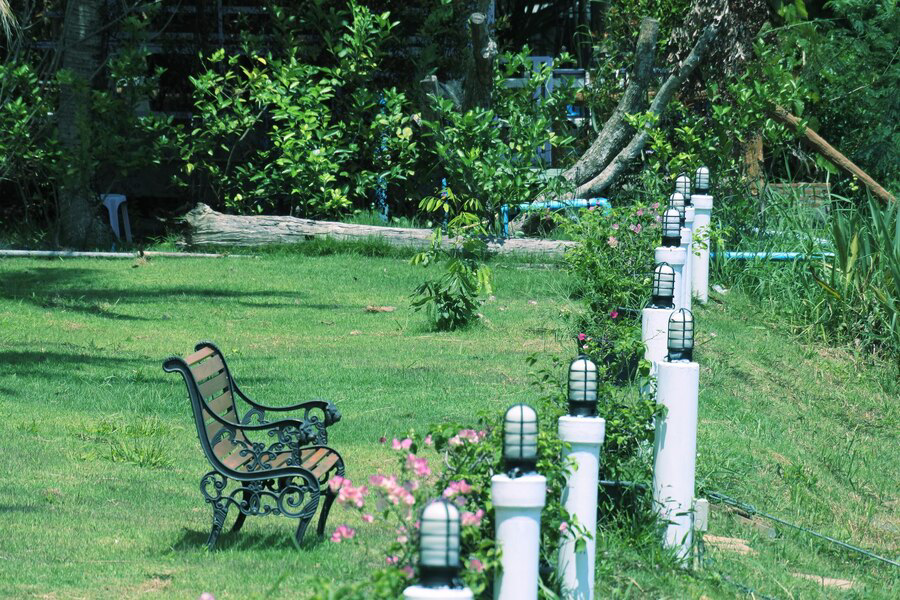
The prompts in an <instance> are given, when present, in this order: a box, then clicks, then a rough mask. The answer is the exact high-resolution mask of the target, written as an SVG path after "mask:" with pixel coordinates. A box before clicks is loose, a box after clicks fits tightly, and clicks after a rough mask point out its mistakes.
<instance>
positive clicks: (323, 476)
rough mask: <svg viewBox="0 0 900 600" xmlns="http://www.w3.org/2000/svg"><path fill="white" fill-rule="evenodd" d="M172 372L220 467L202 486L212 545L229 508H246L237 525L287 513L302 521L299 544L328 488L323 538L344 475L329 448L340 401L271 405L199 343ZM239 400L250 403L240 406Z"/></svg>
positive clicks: (170, 365) (169, 364) (166, 366)
mask: <svg viewBox="0 0 900 600" xmlns="http://www.w3.org/2000/svg"><path fill="white" fill-rule="evenodd" d="M163 370H165V371H166V372H167V373H173V372H177V373H181V375H182V376H183V377H184V382H185V383H186V384H187V389H188V396H189V397H190V401H191V408H192V410H193V413H194V422H195V424H196V425H197V436H198V437H199V438H200V445H201V446H202V447H203V451H204V453H205V454H206V458H207V459H208V460H209V463H210V464H211V465H212V467H213V470H212V471H210V472H208V473H207V474H206V475H204V476H203V477H202V479H201V480H200V491H201V492H202V493H203V497H204V498H205V499H206V502H208V503H209V504H211V505H212V508H213V525H212V532H211V533H210V534H209V539H208V540H207V546H208V547H209V549H210V550H212V549H213V548H215V545H216V540H217V539H218V537H219V534H220V533H221V531H222V527H223V525H224V524H225V517H226V516H227V513H228V508H229V506H232V505H233V506H235V507H236V508H237V509H238V510H239V511H240V513H239V514H238V517H237V520H236V521H235V523H234V527H233V528H232V531H239V530H240V529H241V527H242V526H243V524H244V519H245V518H246V517H247V515H268V514H274V515H284V516H286V517H291V518H295V519H299V520H300V522H299V524H298V525H297V531H296V533H295V534H294V539H295V540H296V542H297V544H298V545H299V543H300V541H301V540H302V539H303V534H304V533H305V532H306V528H307V526H308V525H309V522H310V521H311V520H312V518H313V516H314V515H315V513H316V510H317V508H318V505H319V500H320V497H321V496H322V494H323V493H324V496H325V498H324V502H323V504H322V512H321V513H320V515H319V523H318V528H317V532H318V534H319V536H322V535H323V534H324V531H325V521H326V520H327V519H328V513H329V511H330V510H331V505H332V503H333V502H334V499H335V496H336V494H335V493H334V492H332V491H331V489H330V488H329V486H328V485H327V483H328V480H329V479H330V478H331V477H332V476H334V475H340V476H343V475H344V461H343V460H342V459H341V456H340V454H338V453H337V452H336V451H335V450H334V449H332V448H329V447H328V433H327V431H326V428H327V427H329V426H330V425H332V424H334V423H336V422H338V421H339V420H340V419H341V414H340V412H339V411H338V410H337V407H335V406H334V404H331V403H330V402H326V401H324V400H313V401H310V402H303V403H301V404H296V405H293V406H285V407H274V406H265V405H262V404H259V403H258V402H254V401H253V400H251V399H250V398H248V397H247V396H246V395H245V394H244V393H243V392H241V390H240V388H239V387H238V386H237V384H235V382H234V379H233V378H232V376H231V372H230V371H229V369H228V365H227V364H226V363H225V358H224V357H223V356H222V352H221V351H220V350H219V349H218V348H217V347H216V345H215V344H213V343H211V342H200V343H199V344H197V346H196V348H195V352H194V353H193V354H191V355H190V356H187V357H186V358H181V357H177V356H176V357H171V358H168V359H166V361H165V362H164V363H163ZM238 399H239V400H240V401H241V402H242V404H246V406H247V407H248V408H247V409H246V410H245V411H244V412H243V414H241V413H240V412H239V411H238V407H239V405H238V404H236V402H235V400H238ZM285 411H298V412H300V411H302V413H300V415H301V416H299V417H298V418H285V419H277V420H271V421H269V420H267V414H268V413H272V412H285Z"/></svg>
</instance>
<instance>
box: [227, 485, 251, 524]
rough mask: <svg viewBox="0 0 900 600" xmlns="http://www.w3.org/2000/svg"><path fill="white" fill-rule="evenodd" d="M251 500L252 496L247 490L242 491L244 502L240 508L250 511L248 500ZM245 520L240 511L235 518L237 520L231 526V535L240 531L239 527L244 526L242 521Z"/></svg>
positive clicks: (245, 516) (242, 512)
mask: <svg viewBox="0 0 900 600" xmlns="http://www.w3.org/2000/svg"><path fill="white" fill-rule="evenodd" d="M252 498H253V494H252V493H251V492H250V491H249V490H244V502H243V504H242V506H241V507H242V508H246V509H247V510H250V500H251V499H252ZM246 518H247V515H246V514H244V511H243V510H242V511H240V512H239V513H238V516H237V520H235V522H234V525H232V526H231V531H232V533H237V532H238V531H240V530H241V527H243V526H244V520H245V519H246Z"/></svg>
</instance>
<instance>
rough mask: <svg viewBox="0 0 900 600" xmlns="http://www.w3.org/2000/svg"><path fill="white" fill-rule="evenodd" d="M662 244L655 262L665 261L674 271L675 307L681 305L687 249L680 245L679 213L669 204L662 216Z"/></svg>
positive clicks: (680, 306)
mask: <svg viewBox="0 0 900 600" xmlns="http://www.w3.org/2000/svg"><path fill="white" fill-rule="evenodd" d="M662 230H663V231H662V246H659V247H657V248H656V251H655V252H654V258H655V260H656V262H657V263H666V264H668V265H669V266H670V267H672V270H673V271H675V308H682V307H683V304H682V302H683V299H684V294H683V289H684V284H685V281H689V280H686V279H685V277H684V263H685V262H686V261H687V251H685V249H684V248H682V247H681V213H679V212H678V210H677V209H676V208H674V207H672V206H670V207H669V208H668V209H667V210H666V212H665V213H663V216H662Z"/></svg>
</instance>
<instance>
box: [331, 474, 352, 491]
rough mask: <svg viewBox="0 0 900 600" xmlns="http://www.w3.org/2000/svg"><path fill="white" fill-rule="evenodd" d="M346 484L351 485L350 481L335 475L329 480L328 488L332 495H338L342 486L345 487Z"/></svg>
mask: <svg viewBox="0 0 900 600" xmlns="http://www.w3.org/2000/svg"><path fill="white" fill-rule="evenodd" d="M344 482H346V483H350V480H349V479H344V478H343V477H341V476H340V475H335V476H334V477H332V478H331V479H329V480H328V488H329V489H330V490H331V491H332V493H335V494H336V493H337V492H338V490H339V489H341V486H342V485H344Z"/></svg>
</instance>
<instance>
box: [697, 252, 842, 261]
mask: <svg viewBox="0 0 900 600" xmlns="http://www.w3.org/2000/svg"><path fill="white" fill-rule="evenodd" d="M718 254H724V255H725V260H772V261H795V260H820V259H823V258H832V257H834V253H833V252H823V253H819V254H807V253H806V252H724V253H719V252H710V253H709V257H710V258H716V256H717V255H718Z"/></svg>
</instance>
